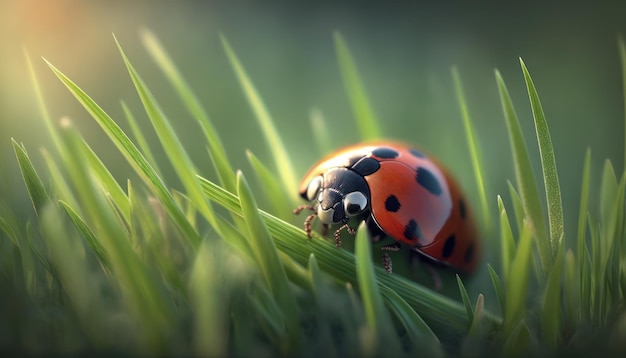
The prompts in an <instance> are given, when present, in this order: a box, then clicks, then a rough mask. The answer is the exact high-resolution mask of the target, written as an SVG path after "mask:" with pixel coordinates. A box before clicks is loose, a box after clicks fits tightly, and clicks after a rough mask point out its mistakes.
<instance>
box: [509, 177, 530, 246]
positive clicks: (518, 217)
mask: <svg viewBox="0 0 626 358" xmlns="http://www.w3.org/2000/svg"><path fill="white" fill-rule="evenodd" d="M506 182H507V184H508V187H509V194H510V195H511V201H512V202H513V213H514V214H515V223H516V227H517V234H518V235H519V234H520V233H521V232H522V227H524V216H525V214H524V206H523V205H522V199H521V198H520V196H519V194H518V193H517V190H515V187H514V186H513V183H511V182H510V181H508V180H507V181H506Z"/></svg>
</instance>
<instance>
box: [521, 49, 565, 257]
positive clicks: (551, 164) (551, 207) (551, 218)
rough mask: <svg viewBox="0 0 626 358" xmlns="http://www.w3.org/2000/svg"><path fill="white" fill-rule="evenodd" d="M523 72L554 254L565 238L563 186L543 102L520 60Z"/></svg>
mask: <svg viewBox="0 0 626 358" xmlns="http://www.w3.org/2000/svg"><path fill="white" fill-rule="evenodd" d="M520 64H521V66H522V72H523V73H524V79H525V80H526V88H527V89H528V98H530V105H531V108H532V112H533V117H534V119H535V131H536V133H537V142H538V143H539V153H540V155H541V168H542V170H543V181H544V185H545V189H546V201H547V203H548V225H549V227H550V243H551V248H552V252H553V253H556V252H557V251H558V248H559V246H561V242H560V241H559V240H561V239H562V238H563V203H562V201H561V186H560V185H559V176H558V173H557V169H556V161H555V159H554V149H553V148H552V139H551V138H550V131H549V129H548V123H547V122H546V117H545V115H544V113H543V108H542V107H541V101H540V100H539V95H538V94H537V89H536V88H535V84H534V83H533V80H532V78H531V77H530V73H529V72H528V69H527V68H526V65H525V64H524V61H523V60H522V59H521V58H520Z"/></svg>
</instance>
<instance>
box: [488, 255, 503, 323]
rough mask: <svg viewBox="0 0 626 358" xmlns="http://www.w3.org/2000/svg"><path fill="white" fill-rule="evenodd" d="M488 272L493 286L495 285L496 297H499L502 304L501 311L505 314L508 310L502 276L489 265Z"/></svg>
mask: <svg viewBox="0 0 626 358" xmlns="http://www.w3.org/2000/svg"><path fill="white" fill-rule="evenodd" d="M487 270H488V271H489V277H490V278H491V284H492V285H493V290H494V291H495V293H496V297H498V303H500V311H502V312H505V308H506V294H505V292H504V288H503V287H502V281H501V280H500V276H498V273H497V272H496V270H494V269H493V267H492V266H491V265H490V264H487Z"/></svg>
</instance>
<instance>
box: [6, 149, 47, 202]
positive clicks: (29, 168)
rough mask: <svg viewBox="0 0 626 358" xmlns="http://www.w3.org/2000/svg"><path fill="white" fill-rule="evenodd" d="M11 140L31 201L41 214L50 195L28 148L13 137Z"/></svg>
mask: <svg viewBox="0 0 626 358" xmlns="http://www.w3.org/2000/svg"><path fill="white" fill-rule="evenodd" d="M11 142H12V143H13V151H14V152H15V157H16V158H17V163H18V165H19V167H20V171H21V172H22V178H23V179H24V184H26V189H27V190H28V195H29V196H30V201H31V202H32V204H33V208H34V209H35V213H37V214H39V213H40V212H41V209H42V208H43V207H44V205H46V204H47V203H48V202H49V201H50V197H49V196H48V193H47V191H46V188H45V187H44V185H43V183H42V182H41V179H40V178H39V174H37V171H36V170H35V167H34V166H33V163H32V162H31V161H30V158H29V157H28V153H26V148H24V146H23V145H19V144H18V143H17V142H16V141H15V140H14V139H13V138H11Z"/></svg>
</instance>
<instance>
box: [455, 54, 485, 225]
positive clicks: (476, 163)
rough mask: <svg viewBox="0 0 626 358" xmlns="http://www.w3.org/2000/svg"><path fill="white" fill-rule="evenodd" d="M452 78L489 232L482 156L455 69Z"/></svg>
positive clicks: (459, 78)
mask: <svg viewBox="0 0 626 358" xmlns="http://www.w3.org/2000/svg"><path fill="white" fill-rule="evenodd" d="M452 78H453V79H454V89H455V91H456V97H457V100H458V101H459V108H460V110H461V117H462V118H463V127H464V128H465V138H466V139H467V146H468V149H469V152H470V158H471V159H472V168H473V169H474V178H475V180H476V186H477V188H478V193H479V196H480V206H481V209H482V213H483V215H482V216H483V224H484V227H485V228H487V230H489V228H491V215H490V213H489V205H488V204H487V190H486V188H485V175H484V173H485V167H484V165H483V161H482V156H481V155H480V148H479V147H478V141H477V140H476V132H475V130H474V125H473V123H472V118H471V117H470V114H469V109H468V108H467V102H466V101H465V93H464V92H463V83H462V82H461V76H460V75H459V71H458V70H457V68H456V67H452Z"/></svg>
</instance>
